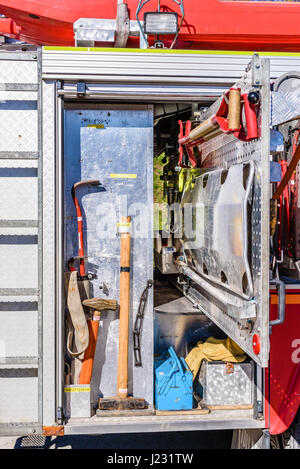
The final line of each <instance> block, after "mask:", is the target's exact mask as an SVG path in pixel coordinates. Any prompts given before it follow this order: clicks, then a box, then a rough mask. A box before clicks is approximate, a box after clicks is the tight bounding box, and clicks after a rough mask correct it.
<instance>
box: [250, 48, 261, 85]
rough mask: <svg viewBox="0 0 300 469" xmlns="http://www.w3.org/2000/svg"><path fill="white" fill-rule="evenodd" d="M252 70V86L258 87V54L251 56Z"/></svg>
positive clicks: (259, 66)
mask: <svg viewBox="0 0 300 469" xmlns="http://www.w3.org/2000/svg"><path fill="white" fill-rule="evenodd" d="M251 70H252V86H254V87H258V86H261V83H262V66H261V60H260V57H259V55H258V54H253V57H252V61H251Z"/></svg>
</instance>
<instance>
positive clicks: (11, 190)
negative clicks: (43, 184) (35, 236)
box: [0, 168, 38, 220]
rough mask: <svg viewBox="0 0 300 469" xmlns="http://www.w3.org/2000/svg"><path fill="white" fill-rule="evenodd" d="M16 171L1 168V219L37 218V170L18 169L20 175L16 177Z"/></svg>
mask: <svg viewBox="0 0 300 469" xmlns="http://www.w3.org/2000/svg"><path fill="white" fill-rule="evenodd" d="M16 171H18V170H15V169H7V170H6V169H5V168H3V169H0V181H1V184H0V201H1V202H0V220H18V219H19V220H37V219H38V195H37V187H38V186H37V184H38V181H37V177H36V176H37V174H36V170H35V169H33V170H31V169H29V170H26V169H21V171H18V175H19V177H14V176H15V175H16ZM1 173H2V174H1ZM22 175H24V176H25V177H22ZM7 176H8V177H7Z"/></svg>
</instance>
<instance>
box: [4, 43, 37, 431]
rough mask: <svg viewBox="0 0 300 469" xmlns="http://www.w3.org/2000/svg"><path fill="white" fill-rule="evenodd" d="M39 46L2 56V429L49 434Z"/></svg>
mask: <svg viewBox="0 0 300 469" xmlns="http://www.w3.org/2000/svg"><path fill="white" fill-rule="evenodd" d="M39 55H40V52H39V51H27V52H26V51H24V52H23V51H21V50H20V51H18V52H13V51H12V52H7V51H3V52H1V53H0V95H1V101H0V117H1V139H0V200H1V203H0V256H1V271H0V434H8V435H26V434H30V433H40V432H41V416H42V409H41V406H42V400H41V393H42V388H41V384H42V368H41V364H42V357H41V350H42V349H41V295H42V291H41V287H42V283H41V269H40V265H41V244H42V243H41V231H40V230H41V210H40V209H39V207H40V206H41V205H40V204H41V178H40V177H39V176H40V164H41V158H40V156H41V155H40V138H39V122H40V120H41V119H40V115H39V113H40V106H39V102H40V99H39V98H40V86H41V85H40V81H39V80H40V77H39Z"/></svg>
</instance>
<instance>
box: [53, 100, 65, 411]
mask: <svg viewBox="0 0 300 469" xmlns="http://www.w3.org/2000/svg"><path fill="white" fill-rule="evenodd" d="M55 113H56V130H55V132H56V194H55V200H56V215H55V223H56V259H57V261H56V408H59V407H61V408H62V407H63V384H64V356H63V354H64V345H63V344H64V308H65V303H64V294H63V292H64V206H63V201H64V189H63V181H64V163H63V160H64V149H63V135H64V126H63V122H64V102H63V99H62V97H60V96H58V93H56V103H55Z"/></svg>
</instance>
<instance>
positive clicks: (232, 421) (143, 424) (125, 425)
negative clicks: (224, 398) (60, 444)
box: [65, 411, 265, 435]
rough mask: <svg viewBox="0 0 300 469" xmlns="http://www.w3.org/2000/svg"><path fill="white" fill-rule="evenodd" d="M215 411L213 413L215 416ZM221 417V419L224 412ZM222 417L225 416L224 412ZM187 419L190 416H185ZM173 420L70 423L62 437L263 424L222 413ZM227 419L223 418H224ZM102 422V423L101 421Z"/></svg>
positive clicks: (258, 425) (217, 428) (112, 420)
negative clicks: (219, 414)
mask: <svg viewBox="0 0 300 469" xmlns="http://www.w3.org/2000/svg"><path fill="white" fill-rule="evenodd" d="M215 412H216V411H214V413H215ZM222 412H223V415H224V411H222ZM225 413H226V412H225ZM189 417H191V416H189ZM192 417H194V418H188V416H184V415H183V416H182V417H181V418H179V417H175V416H168V417H161V416H153V417H148V418H146V417H143V418H138V417H130V418H126V417H120V418H118V419H117V421H115V420H114V419H113V418H111V419H106V418H105V419H104V418H100V417H98V420H99V422H95V420H94V421H92V422H80V421H79V422H75V421H73V422H71V421H69V422H68V423H67V424H66V425H65V435H84V434H89V435H100V434H108V433H152V432H172V431H177V432H178V431H190V430H194V431H197V430H224V429H226V430H231V429H240V428H264V427H265V422H264V420H255V419H251V418H249V417H248V418H236V417H235V418H234V417H232V418H231V417H229V418H228V414H227V413H226V416H225V415H224V416H223V418H222V417H221V416H219V418H216V417H214V418H212V415H211V414H208V415H202V416H192ZM226 417H227V418H226ZM105 420H106V421H105Z"/></svg>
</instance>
